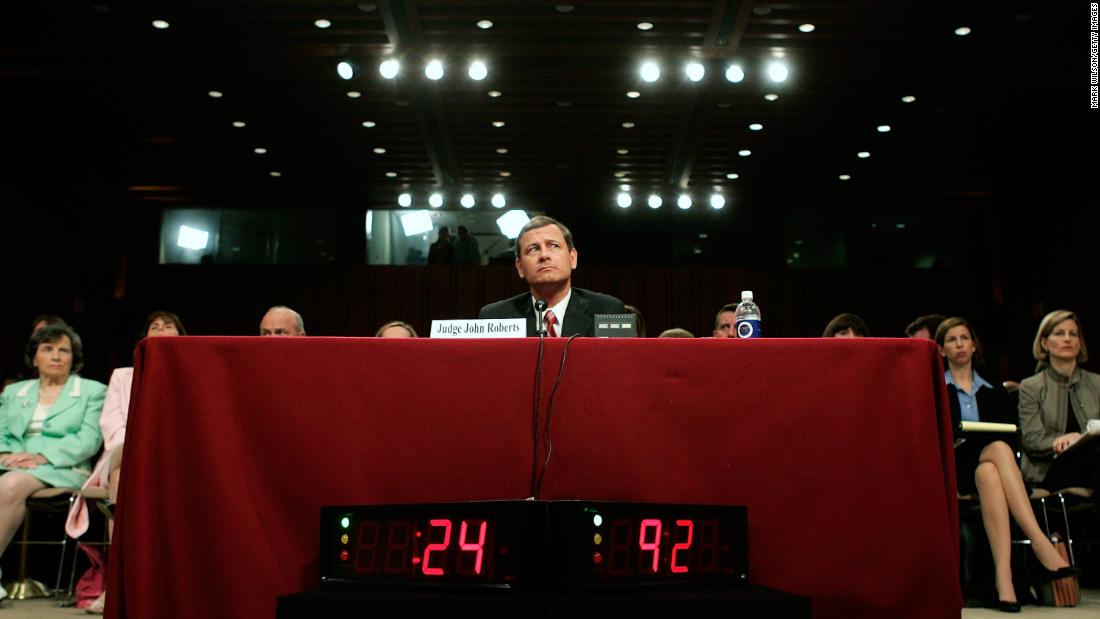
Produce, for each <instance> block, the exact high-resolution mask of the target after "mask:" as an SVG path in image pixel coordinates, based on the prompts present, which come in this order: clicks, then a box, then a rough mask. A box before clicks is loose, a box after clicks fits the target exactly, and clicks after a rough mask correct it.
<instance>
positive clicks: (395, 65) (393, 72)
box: [378, 58, 401, 80]
mask: <svg viewBox="0 0 1100 619" xmlns="http://www.w3.org/2000/svg"><path fill="white" fill-rule="evenodd" d="M400 70H401V63H400V62H397V59H396V58H390V59H389V60H383V61H382V64H380V65H378V72H379V73H381V74H382V77H384V78H385V79H388V80H392V79H393V78H395V77H397V73H398V71H400Z"/></svg>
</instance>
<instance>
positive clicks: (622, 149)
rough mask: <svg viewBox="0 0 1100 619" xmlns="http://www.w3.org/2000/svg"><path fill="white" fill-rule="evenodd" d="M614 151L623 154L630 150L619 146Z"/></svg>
mask: <svg viewBox="0 0 1100 619" xmlns="http://www.w3.org/2000/svg"><path fill="white" fill-rule="evenodd" d="M615 152H617V153H619V154H620V155H625V154H627V153H629V152H630V151H629V150H628V149H625V148H620V149H619V150H617V151H615Z"/></svg>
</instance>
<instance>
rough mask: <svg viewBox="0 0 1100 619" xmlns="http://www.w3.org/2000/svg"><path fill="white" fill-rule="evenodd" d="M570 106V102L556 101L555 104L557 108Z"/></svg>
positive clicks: (571, 103)
mask: <svg viewBox="0 0 1100 619" xmlns="http://www.w3.org/2000/svg"><path fill="white" fill-rule="evenodd" d="M571 105H573V102H572V101H558V103H557V106H558V107H569V106H571Z"/></svg>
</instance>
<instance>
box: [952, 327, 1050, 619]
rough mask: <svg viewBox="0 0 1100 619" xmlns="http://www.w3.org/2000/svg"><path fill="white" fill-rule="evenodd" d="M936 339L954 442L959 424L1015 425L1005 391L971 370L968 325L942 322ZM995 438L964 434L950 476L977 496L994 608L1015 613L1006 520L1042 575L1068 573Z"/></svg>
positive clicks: (973, 355)
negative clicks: (1017, 531) (1035, 559)
mask: <svg viewBox="0 0 1100 619" xmlns="http://www.w3.org/2000/svg"><path fill="white" fill-rule="evenodd" d="M935 340H936V344H938V345H939V347H940V354H941V355H943V358H944V362H945V365H947V370H946V371H945V372H944V380H945V381H946V382H947V395H948V398H949V403H950V405H951V420H952V422H953V427H954V428H955V430H956V437H957V436H958V429H959V423H960V422H961V421H991V422H995V423H1012V424H1014V423H1016V410H1015V407H1014V406H1013V405H1012V401H1011V399H1010V397H1009V395H1008V392H1007V391H1005V389H1004V388H1003V387H1001V386H994V385H993V384H991V383H990V382H988V381H986V380H985V379H984V378H982V376H981V375H980V374H978V372H977V371H976V370H975V369H974V363H975V362H980V361H981V358H982V347H981V343H980V342H979V341H978V336H977V334H976V333H975V332H974V329H973V328H971V326H970V323H968V322H967V321H966V319H965V318H960V317H957V316H956V317H953V318H947V319H946V320H943V321H941V323H940V325H939V327H938V329H937V331H936V334H935ZM997 436H998V435H994V434H989V435H987V436H986V437H984V438H983V437H982V436H981V435H980V434H979V433H975V432H972V433H969V434H968V435H967V436H966V437H965V441H964V442H962V443H961V444H959V445H958V447H956V449H955V477H956V479H957V480H958V489H959V493H960V494H974V493H975V492H977V493H978V499H979V502H980V506H981V512H982V522H983V523H984V524H985V531H986V535H987V537H988V538H989V546H990V549H991V550H992V551H993V567H994V572H995V576H996V585H997V608H998V609H1000V610H1003V611H1006V612H1019V610H1020V604H1019V602H1018V599H1017V597H1016V591H1015V589H1014V588H1013V586H1012V565H1011V557H1012V537H1011V535H1010V530H1009V525H1010V522H1009V515H1011V516H1013V517H1014V518H1015V520H1016V522H1017V523H1018V524H1019V525H1020V529H1021V530H1022V531H1023V532H1024V534H1025V535H1027V537H1028V539H1029V540H1031V549H1032V550H1033V551H1034V552H1035V556H1036V557H1038V559H1039V561H1040V562H1041V563H1042V564H1043V566H1044V567H1045V568H1046V569H1047V570H1049V571H1050V572H1057V571H1058V570H1065V572H1064V573H1063V574H1061V575H1059V577H1062V576H1069V575H1072V574H1070V573H1069V570H1068V569H1066V568H1068V567H1069V563H1068V562H1067V561H1066V560H1065V559H1063V558H1062V556H1061V555H1060V554H1058V551H1057V550H1055V548H1054V545H1053V544H1051V543H1050V540H1049V539H1047V537H1046V535H1045V534H1044V533H1043V530H1042V529H1041V528H1039V523H1038V522H1037V521H1036V520H1035V513H1034V512H1033V511H1032V509H1031V503H1030V501H1029V499H1028V491H1027V488H1026V487H1025V486H1024V480H1023V476H1022V475H1021V474H1020V469H1019V467H1018V466H1017V465H1016V450H1015V447H1014V446H1013V445H1010V444H1008V443H1007V442H1005V441H1003V440H998V439H997Z"/></svg>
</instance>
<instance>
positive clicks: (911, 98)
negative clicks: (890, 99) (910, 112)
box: [901, 95, 917, 103]
mask: <svg viewBox="0 0 1100 619" xmlns="http://www.w3.org/2000/svg"><path fill="white" fill-rule="evenodd" d="M901 100H902V101H903V102H904V103H912V102H914V101H916V100H917V98H916V97H914V96H913V95H905V96H904V97H902V98H901Z"/></svg>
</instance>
